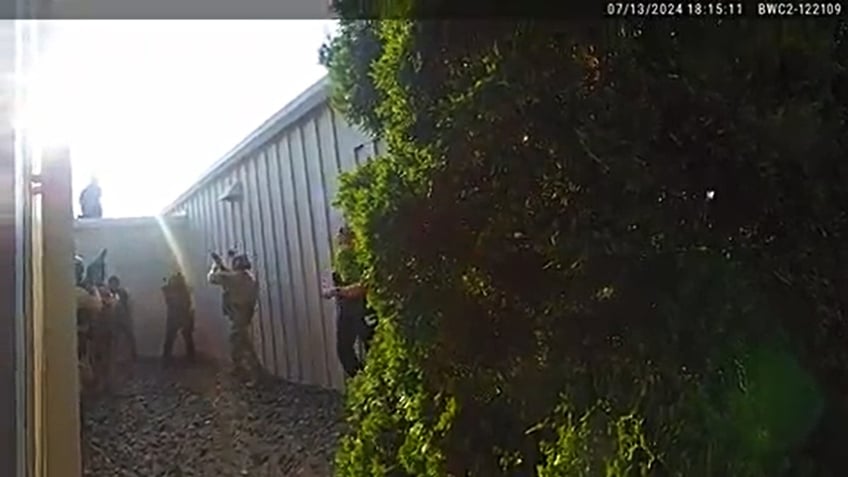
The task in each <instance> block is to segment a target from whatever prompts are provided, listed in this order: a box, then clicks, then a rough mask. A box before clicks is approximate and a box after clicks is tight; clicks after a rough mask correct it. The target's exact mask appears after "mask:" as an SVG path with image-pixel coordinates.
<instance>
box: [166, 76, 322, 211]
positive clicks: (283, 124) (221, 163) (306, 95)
mask: <svg viewBox="0 0 848 477" xmlns="http://www.w3.org/2000/svg"><path fill="white" fill-rule="evenodd" d="M329 87H330V79H329V76H327V75H324V76H323V77H322V78H321V79H319V80H318V81H316V82H315V83H313V84H312V86H310V87H308V88H306V90H305V91H303V92H302V93H300V94H299V95H297V96H296V97H295V98H294V99H293V100H291V101H289V102H288V103H287V104H286V105H285V106H283V107H282V108H281V109H280V110H279V111H277V112H276V113H274V114H273V115H272V116H271V117H270V118H268V119H266V120H265V121H264V122H263V123H262V124H261V125H260V126H259V127H258V128H256V129H255V130H254V131H253V132H251V133H250V134H248V135H247V137H245V138H244V139H242V140H241V141H240V142H239V143H238V144H236V145H235V147H233V148H232V149H230V150H229V151H228V152H227V153H226V154H224V155H223V156H222V157H221V158H220V159H218V160H217V161H215V163H213V164H212V165H211V166H209V168H207V169H206V171H205V172H204V173H203V174H201V175H200V177H199V178H198V179H197V180H196V181H195V182H194V184H192V185H191V186H190V187H189V188H188V189H186V190H185V191H184V192H183V193H182V194H180V195H179V196H178V197H177V198H176V199H174V200H173V201H171V203H170V204H168V205H167V206H166V207H164V208H163V209H162V211H161V212H160V214H161V215H168V214H171V213H172V212H173V211H174V210H175V209H176V208H177V207H179V206H180V205H181V204H182V203H183V202H185V201H186V200H187V199H188V198H189V197H191V196H192V195H193V194H194V193H195V192H197V191H198V190H200V189H201V188H202V187H203V186H205V185H206V184H208V183H210V182H211V181H213V180H214V179H215V178H216V177H218V174H220V173H221V172H222V171H224V170H225V169H227V168H229V167H230V166H232V165H234V164H237V163H238V162H240V161H242V160H244V159H245V158H246V153H249V152H251V151H252V150H253V149H255V148H257V147H258V146H261V145H262V144H264V143H265V142H267V141H268V140H269V139H271V138H272V137H274V136H276V135H277V134H279V133H280V132H281V131H282V130H284V129H286V128H287V127H289V126H290V125H291V124H292V123H294V122H296V121H297V120H298V119H300V118H301V117H302V116H303V115H304V114H306V113H307V112H309V111H311V110H312V109H313V108H315V107H316V106H318V105H319V104H321V103H323V102H325V101H327V100H328V99H329Z"/></svg>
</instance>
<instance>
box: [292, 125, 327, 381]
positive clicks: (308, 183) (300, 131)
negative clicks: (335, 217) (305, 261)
mask: <svg viewBox="0 0 848 477" xmlns="http://www.w3.org/2000/svg"><path fill="white" fill-rule="evenodd" d="M307 119H308V118H307ZM309 122H310V123H311V124H312V125H315V122H314V121H309ZM303 129H304V126H303V125H302V124H301V125H300V126H299V127H298V128H297V130H298V134H299V135H300V149H301V154H302V157H301V162H303V173H304V175H305V176H306V206H307V208H308V210H309V229H310V233H311V234H312V260H313V263H314V266H315V276H316V277H319V278H320V277H321V274H322V273H323V271H322V270H321V260H320V258H319V257H318V247H319V244H318V240H317V238H316V237H317V234H316V233H315V216H314V213H315V207H314V206H315V204H314V203H313V201H312V188H313V185H312V181H313V180H314V178H312V177H311V176H312V174H310V173H309V165H308V164H307V162H308V159H307V154H306V135H305V134H304V132H303ZM315 148H316V149H317V150H318V169H319V175H323V174H322V173H321V172H320V169H321V143H320V141H318V135H317V134H316V135H315ZM319 180H321V179H319ZM321 185H322V187H323V180H322V182H321ZM321 193H322V194H323V193H324V191H323V189H322V191H321ZM318 304H319V306H318V310H316V311H317V313H318V315H319V317H320V318H321V341H323V342H324V346H323V348H324V349H323V350H322V351H323V354H324V359H323V360H322V361H323V362H324V377H325V378H326V380H327V381H326V382H327V383H328V384H329V385H332V383H333V376H332V373H330V365H329V362H328V360H327V351H328V350H327V348H328V346H327V319H326V318H327V317H326V316H324V306H323V305H324V304H323V303H322V302H321V297H318Z"/></svg>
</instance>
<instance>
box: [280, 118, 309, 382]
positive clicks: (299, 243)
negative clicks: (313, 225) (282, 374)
mask: <svg viewBox="0 0 848 477" xmlns="http://www.w3.org/2000/svg"><path fill="white" fill-rule="evenodd" d="M294 127H295V128H297V130H298V131H300V125H299V124H298V125H295V126H294ZM302 144H303V141H302V140H301V147H302ZM286 145H287V146H288V153H289V163H290V167H289V170H290V171H291V172H290V173H289V182H290V185H291V188H292V201H293V204H292V205H293V208H294V218H295V224H296V227H297V228H296V233H295V240H296V241H297V249H298V252H299V253H298V254H297V255H298V257H297V260H298V262H300V280H301V283H303V284H304V285H305V284H306V283H307V281H306V264H305V263H304V260H303V240H301V238H300V235H301V227H302V222H303V221H302V220H301V218H300V207H299V206H298V205H299V204H298V200H297V199H298V194H297V187H296V185H295V178H294V174H295V171H294V154H293V153H292V146H291V138H289V140H288V141H286ZM292 278H294V277H292ZM301 295H302V296H301V299H302V300H303V304H304V309H305V310H306V313H307V314H308V313H309V298H308V292H307V291H306V287H305V286H304V287H303V293H302V294H301ZM304 318H305V319H306V328H307V330H306V332H307V335H308V337H309V338H310V340H309V341H311V338H312V320H310V319H309V316H308V315H307V316H305V317H304ZM309 366H310V368H311V369H315V354H314V353H309Z"/></svg>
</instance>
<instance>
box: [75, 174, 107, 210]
mask: <svg viewBox="0 0 848 477" xmlns="http://www.w3.org/2000/svg"><path fill="white" fill-rule="evenodd" d="M101 195H102V192H101V190H100V185H98V184H97V182H96V181H94V180H92V181H91V183H90V184H89V185H88V186H86V188H85V189H83V190H82V193H80V196H79V204H80V210H81V211H82V215H80V218H83V219H99V218H101V217H103V207H101V205H100V196H101Z"/></svg>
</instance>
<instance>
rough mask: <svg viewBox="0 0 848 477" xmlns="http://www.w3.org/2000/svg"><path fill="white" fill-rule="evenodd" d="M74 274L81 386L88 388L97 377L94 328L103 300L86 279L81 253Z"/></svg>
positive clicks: (77, 256)
mask: <svg viewBox="0 0 848 477" xmlns="http://www.w3.org/2000/svg"><path fill="white" fill-rule="evenodd" d="M74 275H75V279H76V286H75V292H76V302H77V307H76V311H77V355H78V356H77V357H78V359H79V373H80V387H81V388H83V389H86V388H88V387H89V386H90V385H91V384H92V383H93V382H94V381H95V379H96V376H95V372H94V363H93V361H92V348H93V346H92V328H93V325H94V321H95V320H96V319H97V317H98V315H99V314H100V312H101V311H102V310H103V300H102V299H101V298H100V294H99V293H98V292H97V288H96V287H92V286H90V285H88V284H87V283H86V280H85V262H83V260H82V258H81V257H80V256H79V255H75V256H74Z"/></svg>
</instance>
